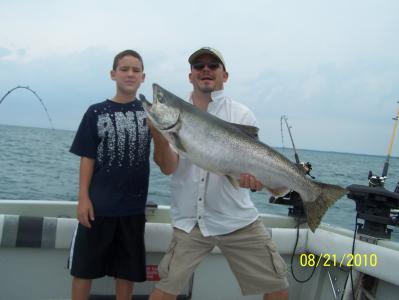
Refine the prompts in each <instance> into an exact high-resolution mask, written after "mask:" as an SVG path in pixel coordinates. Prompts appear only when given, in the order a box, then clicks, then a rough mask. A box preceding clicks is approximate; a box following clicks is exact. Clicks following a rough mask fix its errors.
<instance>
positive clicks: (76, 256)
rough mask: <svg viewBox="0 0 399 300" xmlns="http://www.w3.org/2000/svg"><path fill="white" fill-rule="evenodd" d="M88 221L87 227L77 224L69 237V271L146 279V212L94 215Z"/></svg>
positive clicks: (78, 274) (87, 275)
mask: <svg viewBox="0 0 399 300" xmlns="http://www.w3.org/2000/svg"><path fill="white" fill-rule="evenodd" d="M91 225H92V227H91V228H87V227H85V226H83V225H82V224H79V226H78V228H77V230H76V232H75V236H74V238H73V239H72V245H71V251H70V255H69V261H68V267H69V269H70V271H71V275H72V276H75V277H78V278H84V279H95V278H100V277H104V276H112V277H115V278H120V279H126V280H130V281H134V282H142V281H145V280H146V261H145V254H146V253H145V245H144V229H145V215H134V216H123V217H96V218H95V220H94V221H93V222H91Z"/></svg>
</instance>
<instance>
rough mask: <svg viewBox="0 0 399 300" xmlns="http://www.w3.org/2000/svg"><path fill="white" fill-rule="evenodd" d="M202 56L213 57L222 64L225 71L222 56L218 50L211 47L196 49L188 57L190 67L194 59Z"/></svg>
mask: <svg viewBox="0 0 399 300" xmlns="http://www.w3.org/2000/svg"><path fill="white" fill-rule="evenodd" d="M203 54H210V55H213V56H215V57H216V58H217V59H218V60H219V61H220V62H221V63H222V65H223V68H224V69H226V64H225V63H224V59H223V56H222V54H221V53H220V52H219V51H218V50H216V49H214V48H211V47H202V48H201V49H198V50H197V51H195V52H194V53H193V54H191V55H190V57H189V58H188V62H189V63H190V64H191V65H192V64H193V63H194V62H195V60H196V58H197V57H198V56H200V55H203Z"/></svg>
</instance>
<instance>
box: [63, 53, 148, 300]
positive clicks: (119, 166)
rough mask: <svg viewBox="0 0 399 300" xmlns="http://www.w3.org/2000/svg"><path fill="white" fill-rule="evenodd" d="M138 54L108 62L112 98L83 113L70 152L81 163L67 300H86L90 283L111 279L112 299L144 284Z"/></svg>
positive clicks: (144, 181)
mask: <svg viewBox="0 0 399 300" xmlns="http://www.w3.org/2000/svg"><path fill="white" fill-rule="evenodd" d="M144 78H145V74H144V65H143V60H142V58H141V56H140V54H139V53H137V52H136V51H133V50H125V51H123V52H121V53H119V54H118V55H116V56H115V58H114V63H113V68H112V71H111V79H112V80H113V81H115V83H116V94H115V96H114V97H113V98H112V99H107V100H105V101H103V102H100V103H97V104H94V105H92V106H90V107H89V109H88V110H87V112H86V113H85V115H84V117H83V119H82V121H81V124H80V126H79V129H78V131H77V133H76V136H75V139H74V141H73V144H72V146H71V149H70V151H71V152H72V153H74V154H76V155H78V156H80V157H81V160H80V179H79V200H78V207H77V218H78V220H79V225H78V228H77V231H76V233H75V236H74V238H73V240H72V246H71V253H70V258H69V267H70V270H71V275H72V276H73V281H72V299H73V300H78V299H79V300H80V299H88V297H89V294H90V288H91V282H92V279H95V278H100V277H103V276H106V275H107V276H113V277H115V279H116V281H115V291H116V296H117V299H131V295H132V293H133V282H142V281H145V279H146V272H145V266H146V263H145V247H144V228H145V204H146V200H147V192H148V182H149V152H150V139H151V136H150V133H149V129H148V127H147V125H146V115H145V112H144V109H143V108H142V105H141V102H140V101H138V100H136V93H137V90H138V88H139V87H140V85H141V83H142V82H144Z"/></svg>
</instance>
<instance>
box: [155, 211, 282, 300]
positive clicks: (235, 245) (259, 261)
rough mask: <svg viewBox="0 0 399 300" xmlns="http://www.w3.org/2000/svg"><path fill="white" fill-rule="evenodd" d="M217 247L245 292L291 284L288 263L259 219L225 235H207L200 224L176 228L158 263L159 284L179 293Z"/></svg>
mask: <svg viewBox="0 0 399 300" xmlns="http://www.w3.org/2000/svg"><path fill="white" fill-rule="evenodd" d="M215 246H218V247H219V248H220V250H221V252H222V253H223V255H224V256H225V257H226V259H227V261H228V263H229V265H230V268H231V270H232V271H233V273H234V275H235V277H236V278H237V280H238V283H239V285H240V288H241V292H242V294H243V295H254V294H268V293H271V292H276V291H280V290H283V289H286V288H287V287H288V280H287V278H286V273H287V266H286V264H285V262H284V260H283V258H282V257H281V256H280V254H279V253H278V252H277V250H276V246H275V244H274V242H273V241H272V240H271V236H270V234H269V233H268V232H267V231H266V229H265V227H264V225H263V223H262V221H261V220H260V219H258V220H256V221H255V222H253V223H251V224H250V225H248V226H246V227H244V228H242V229H239V230H237V231H234V232H232V233H229V234H225V235H218V236H209V237H204V236H203V235H202V234H201V231H200V230H199V228H198V226H195V227H194V229H193V230H192V231H191V232H190V233H186V232H184V231H182V230H180V229H176V228H174V232H173V238H172V241H171V244H170V246H169V249H168V250H167V252H166V254H165V256H164V257H163V259H162V261H161V263H160V264H159V267H158V270H159V275H160V277H161V280H160V281H159V283H158V284H157V285H156V287H157V288H158V289H160V290H162V291H164V292H166V293H169V294H172V295H178V294H179V293H180V292H181V290H182V289H183V288H184V286H185V285H186V284H187V282H188V279H189V278H190V277H191V275H192V273H193V272H194V270H195V268H196V267H197V266H198V264H199V263H200V262H201V261H202V259H203V258H204V257H205V256H206V255H208V254H209V253H210V252H211V251H212V249H213V248H214V247H215Z"/></svg>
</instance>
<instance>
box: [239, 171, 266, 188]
mask: <svg viewBox="0 0 399 300" xmlns="http://www.w3.org/2000/svg"><path fill="white" fill-rule="evenodd" d="M240 187H242V188H246V189H251V191H252V192H255V191H260V190H262V189H263V185H262V183H261V182H260V181H258V180H257V179H256V177H255V176H252V175H251V174H248V173H243V174H241V175H240Z"/></svg>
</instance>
